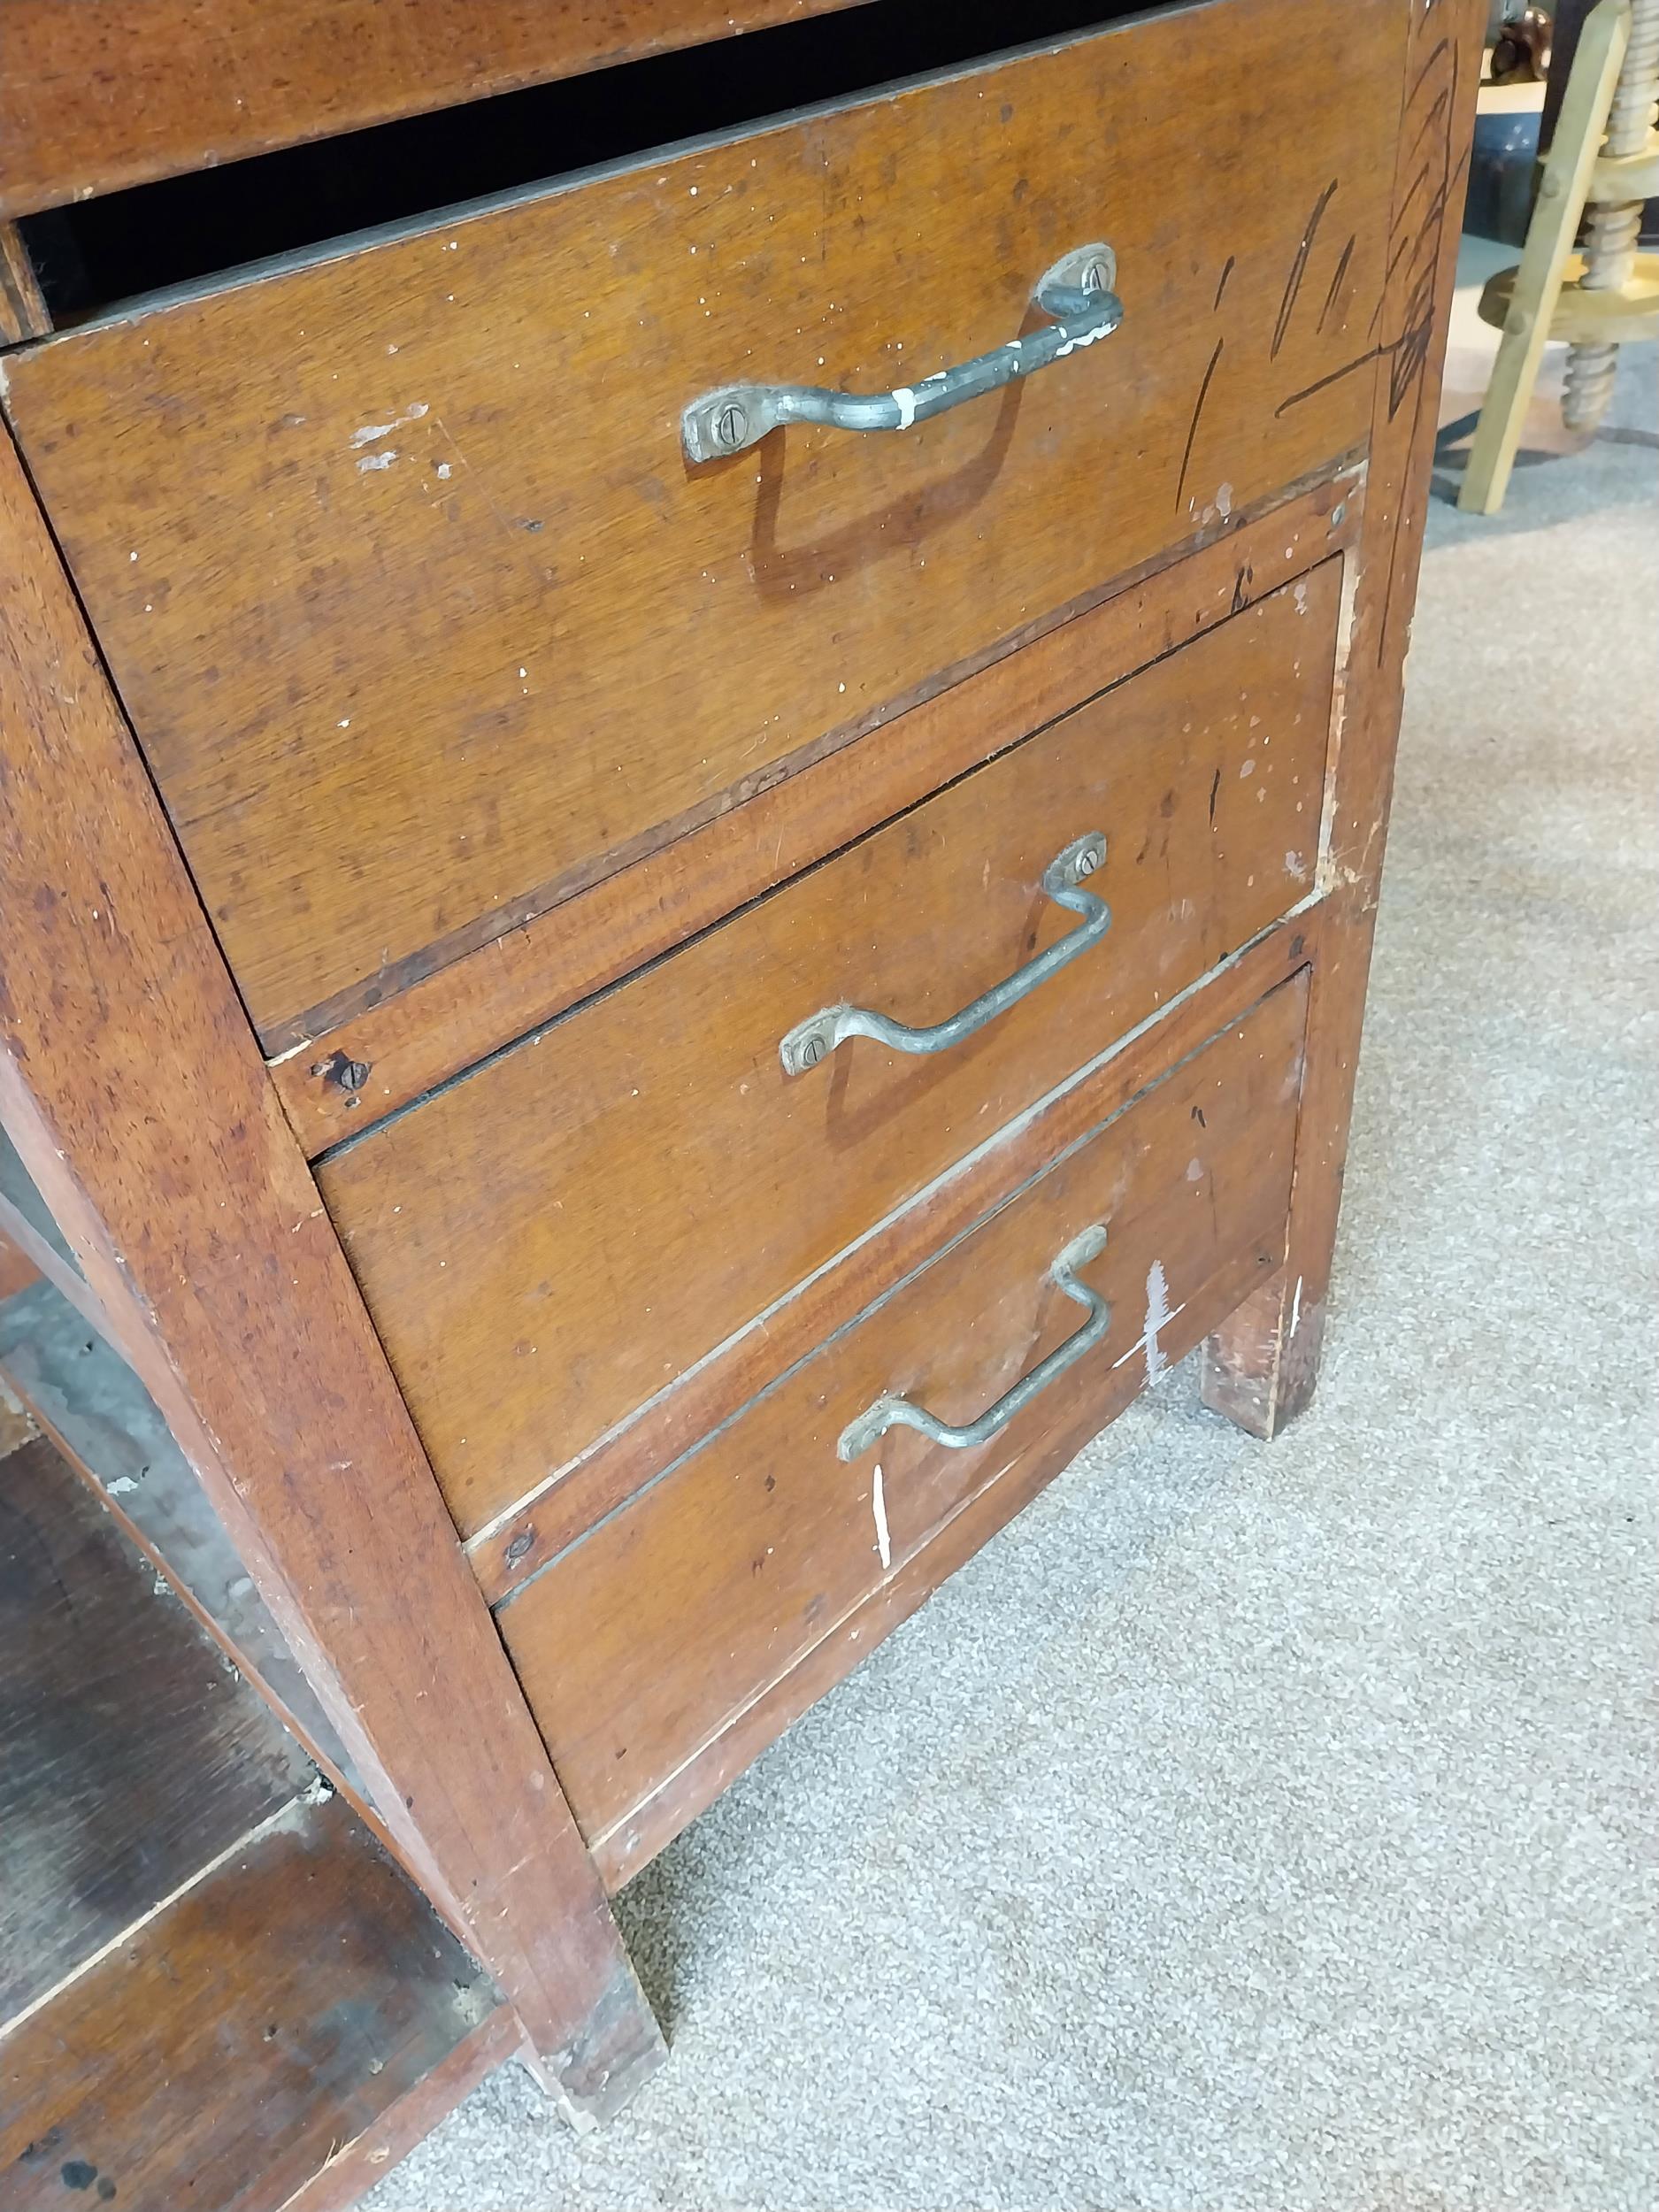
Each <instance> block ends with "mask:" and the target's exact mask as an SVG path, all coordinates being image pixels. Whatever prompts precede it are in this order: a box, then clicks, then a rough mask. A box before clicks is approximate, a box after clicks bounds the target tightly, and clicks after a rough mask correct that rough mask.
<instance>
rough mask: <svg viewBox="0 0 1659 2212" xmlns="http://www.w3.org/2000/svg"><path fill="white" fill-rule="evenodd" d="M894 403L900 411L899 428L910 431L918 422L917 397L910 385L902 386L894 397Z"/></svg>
mask: <svg viewBox="0 0 1659 2212" xmlns="http://www.w3.org/2000/svg"><path fill="white" fill-rule="evenodd" d="M893 403H894V405H895V407H896V408H897V409H898V411H899V428H900V429H901V430H908V429H909V428H910V425H911V424H912V423H913V422H914V421H915V420H916V395H915V393H914V392H913V391H912V390H911V389H910V386H909V385H908V384H901V385H900V386H899V388H898V390H897V391H896V392H895V393H894V395H893Z"/></svg>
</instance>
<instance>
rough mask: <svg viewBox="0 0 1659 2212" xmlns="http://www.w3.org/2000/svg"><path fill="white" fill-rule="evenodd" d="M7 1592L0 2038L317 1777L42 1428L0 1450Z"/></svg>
mask: <svg viewBox="0 0 1659 2212" xmlns="http://www.w3.org/2000/svg"><path fill="white" fill-rule="evenodd" d="M0 1590H3V1591H4V1604H0V1745H4V1757H0V2039H3V2038H4V2035H5V2032H6V2030H7V2028H8V2026H9V2024H11V2023H12V2021H13V2020H14V2019H15V2018H16V2016H18V2015H19V2013H20V2012H23V2011H25V2010H26V2009H27V2008H28V2007H30V2006H31V2005H33V2004H35V2003H36V2002H37V2001H38V2000H39V1999H41V1998H42V1996H44V1995H45V1994H46V1993H47V1992H49V1991H50V1990H51V1989H52V1988H54V1987H55V1986H56V1985H57V1984H58V1983H59V1982H60V1981H62V1980H63V1979H64V1978H65V1976H66V1975H69V1974H72V1973H73V1972H74V1971H75V1970H77V1969H78V1968H79V1967H81V1965H82V1964H83V1963H84V1962H86V1961H88V1959H90V1958H92V1957H93V1956H94V1955H96V1953H97V1952H98V1951H100V1950H101V1949H102V1948H103V1947H104V1944H105V1943H107V1942H108V1941H109V1940H110V1939H111V1938H112V1937H114V1936H117V1935H119V1933H120V1932H121V1931H122V1930H123V1929H124V1928H127V1927H130V1926H131V1925H132V1924H133V1923H134V1921H136V1920H141V1919H142V1917H143V1916H144V1915H145V1914H146V1913H148V1912H150V1910H151V1909H152V1908H154V1907H155V1906H157V1905H158V1904H159V1903H160V1902H161V1901H162V1900H163V1899H164V1898H165V1897H168V1896H170V1895H171V1894H172V1893H173V1891H174V1890H175V1889H177V1888H178V1887H179V1886H180V1883H182V1882H186V1881H188V1880H189V1879H191V1878H192V1877H193V1876H195V1875H196V1874H198V1873H199V1872H200V1871H201V1870H202V1869H203V1868H204V1867H205V1866H206V1865H207V1864H208V1863H210V1862H211V1860H213V1859H214V1858H216V1857H217V1856H218V1855H219V1853H220V1852H221V1851H223V1850H225V1849H227V1847H229V1846H230V1845H232V1844H234V1843H235V1842H236V1841H237V1839H239V1838H240V1837H242V1836H243V1835H245V1834H246V1833H247V1832H248V1830H249V1829H250V1828H251V1827H254V1826H255V1825H256V1824H257V1823H258V1822H260V1821H262V1820H264V1819H265V1818H266V1817H268V1816H270V1815H271V1814H273V1813H274V1812H276V1811H277V1810H278V1809H280V1807H281V1806H283V1805H285V1804H287V1803H288V1801H290V1800H291V1799H292V1798H294V1797H295V1796H296V1795H297V1794H298V1793H300V1792H301V1791H302V1790H303V1789H304V1788H305V1787H306V1786H307V1784H308V1783H309V1782H310V1781H311V1765H310V1763H309V1762H308V1761H307V1760H306V1759H305V1758H304V1756H303V1754H302V1753H301V1752H300V1749H299V1747H298V1746H297V1745H296V1743H295V1742H294V1740H293V1739H292V1738H291V1737H290V1736H289V1735H288V1733H287V1732H286V1731H285V1730H284V1729H282V1728H281V1727H280V1725H279V1724H278V1723H277V1722H276V1721H275V1720H273V1717H271V1715H270V1714H269V1713H268V1712H267V1711H266V1709H265V1706H264V1704H263V1703H262V1701H260V1700H259V1699H258V1698H257V1696H256V1695H255V1694H254V1693H253V1692H252V1691H251V1690H250V1689H249V1688H248V1687H247V1686H246V1685H245V1684H244V1683H242V1682H240V1681H239V1680H238V1679H237V1678H236V1677H235V1676H234V1675H233V1674H231V1673H230V1672H229V1671H227V1669H226V1667H225V1666H224V1664H223V1663H222V1662H221V1660H220V1658H219V1654H218V1652H217V1651H215V1650H214V1648H213V1647H212V1645H211V1643H210V1642H209V1641H208V1640H207V1638H206V1637H205V1636H204V1635H203V1633H202V1632H201V1630H200V1629H199V1628H198V1627H197V1626H196V1623H195V1622H194V1621H193V1620H192V1619H191V1618H190V1617H189V1615H188V1613H187V1612H186V1611H185V1609H184V1608H183V1607H182V1606H181V1605H180V1604H179V1602H178V1601H177V1600H176V1599H175V1598H174V1597H173V1595H172V1594H171V1593H170V1592H168V1591H167V1590H166V1589H165V1587H164V1588H163V1589H162V1590H160V1591H159V1592H158V1591H157V1588H156V1586H155V1576H154V1574H153V1572H152V1571H150V1569H149V1568H148V1567H147V1566H146V1564H145V1563H144V1562H143V1561H142V1559H141V1558H140V1557H139V1555H138V1554H137V1553H136V1552H134V1550H133V1549H132V1548H131V1547H130V1546H129V1545H128V1544H127V1542H126V1541H125V1540H124V1539H123V1538H122V1537H121V1535H120V1533H119V1531H118V1530H117V1529H116V1527H115V1526H114V1525H113V1523H112V1522H111V1519H110V1517H109V1515H108V1514H107V1513H105V1512H104V1509H103V1508H102V1507H101V1506H100V1505H98V1504H97V1502H96V1500H95V1499H94V1498H93V1497H92V1496H91V1494H89V1493H88V1491H87V1490H86V1489H84V1488H83V1487H82V1486H81V1484H80V1483H79V1482H77V1481H76V1479H75V1478H74V1477H73V1475H72V1474H71V1473H70V1471H69V1470H68V1468H67V1467H66V1466H65V1464H64V1463H63V1461H62V1460H61V1459H60V1458H59V1457H58V1454H57V1452H56V1451H55V1450H54V1449H53V1448H52V1446H51V1445H50V1443H49V1442H48V1441H47V1440H46V1439H45V1438H44V1437H39V1438H36V1439H35V1441H34V1442H32V1443H28V1444H25V1445H24V1446H23V1447H22V1448H21V1449H20V1450H19V1451H15V1452H12V1453H10V1454H9V1455H7V1456H6V1457H5V1458H4V1459H0ZM9 2048H10V2046H9V2044H7V2043H5V2042H4V2040H0V2054H4V2052H5V2051H7V2050H9ZM8 2102H9V2099H8V2098H7V2097H6V2096H5V2095H4V2094H0V2107H3V2106H5V2105H6V2104H7V2103H8ZM0 2170H4V2159H3V2158H0ZM0 2197H4V2200H5V2201H6V2202H7V2203H8V2204H9V2203H10V2202H11V2201H12V2200H11V2199H10V2198H9V2197H6V2196H5V2193H4V2187H3V2186H0Z"/></svg>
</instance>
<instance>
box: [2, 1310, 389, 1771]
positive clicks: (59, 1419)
mask: <svg viewBox="0 0 1659 2212" xmlns="http://www.w3.org/2000/svg"><path fill="white" fill-rule="evenodd" d="M0 1377H4V1379H5V1381H6V1383H7V1384H8V1385H9V1386H10V1387H11V1389H12V1392H13V1394H15V1395H16V1396H17V1397H18V1398H19V1400H20V1401H21V1402H22V1403H23V1404H24V1406H25V1407H27V1409H28V1411H29V1412H30V1413H31V1414H32V1415H33V1417H34V1418H35V1421H36V1422H37V1423H38V1424H39V1425H40V1426H41V1427H42V1429H43V1430H44V1431H45V1432H47V1434H48V1435H49V1436H50V1438H51V1439H52V1440H53V1442H54V1443H55V1444H56V1445H57V1447H58V1450H59V1452H60V1453H61V1454H62V1455H63V1456H64V1458H65V1460H66V1461H67V1462H68V1463H69V1464H70V1465H71V1466H72V1467H73V1469H74V1471H75V1472H76V1473H77V1474H79V1475H81V1478H82V1479H83V1480H85V1481H86V1482H88V1484H90V1485H91V1486H92V1487H93V1488H94V1489H95V1490H96V1492H97V1494H98V1495H99V1498H100V1499H101V1501H102V1502H104V1504H105V1505H106V1506H107V1507H108V1508H109V1509H110V1511H111V1513H112V1514H113V1515H114V1517H115V1518H116V1520H117V1521H118V1522H119V1524H120V1525H121V1526H122V1528H123V1529H124V1530H125V1532H126V1533H127V1536H128V1537H129V1538H130V1539H131V1540H132V1541H133V1542H134V1543H135V1544H136V1545H137V1546H138V1548H140V1550H142V1552H143V1553H144V1554H145V1555H146V1556H147V1557H148V1559H149V1560H150V1563H151V1564H152V1565H153V1566H154V1567H155V1568H156V1570H157V1572H159V1573H161V1574H163V1575H165V1577H166V1578H167V1579H168V1580H169V1581H170V1582H171V1583H172V1584H173V1587H174V1588H175V1589H176V1590H177V1591H178V1593H179V1594H180V1597H182V1598H183V1599H184V1601H185V1602H186V1603H187V1604H188V1606H189V1607H190V1608H191V1609H192V1610H193V1611H194V1612H195V1613H196V1615H197V1617H198V1618H199V1619H200V1620H201V1621H202V1623H203V1624H204V1626H205V1627H207V1628H208V1629H209V1630H210V1632H211V1633H212V1635H213V1636H214V1637H215V1638H216V1639H217V1640H218V1641H219V1644H220V1645H221V1646H222V1647H223V1648H224V1649H225V1650H226V1651H227V1653H228V1654H229V1655H230V1657H231V1658H232V1659H233V1660H234V1663H235V1664H236V1666H237V1667H238V1668H239V1669H240V1670H241V1671H242V1673H243V1674H245V1675H246V1676H247V1677H248V1678H249V1679H250V1681H251V1682H252V1683H253V1684H254V1686H255V1687H256V1688H257V1689H258V1690H260V1691H261V1692H263V1694H264V1695H265V1698H266V1699H267V1700H268V1701H270V1703H271V1704H272V1705H273V1707H274V1708H275V1709H276V1711H277V1713H278V1715H279V1717H280V1719H281V1720H282V1722H283V1724H284V1725H285V1726H286V1727H287V1728H288V1729H291V1730H292V1731H293V1732H294V1733H295V1734H296V1735H297V1736H298V1737H299V1738H300V1740H302V1742H303V1744H304V1746H305V1747H306V1749H307V1750H308V1751H309V1752H311V1755H312V1756H313V1757H314V1758H316V1759H317V1760H318V1761H319V1763H320V1764H321V1765H322V1766H323V1767H324V1768H326V1770H327V1772H328V1774H329V1776H330V1778H332V1779H333V1780H334V1781H335V1782H337V1783H338V1784H340V1786H342V1787H343V1788H344V1789H345V1790H346V1791H347V1793H348V1794H349V1795H350V1796H351V1797H352V1799H353V1801H355V1802H358V1803H359V1806H360V1803H361V1796H362V1792H361V1785H360V1783H359V1780H358V1778H357V1773H356V1770H355V1769H354V1768H353V1767H352V1765H351V1763H350V1762H349V1759H348V1757H347V1755H346V1753H345V1750H344V1748H343V1747H342V1744H341V1742H340V1740H339V1738H338V1736H337V1735H336V1734H335V1732H334V1728H333V1726H332V1725H331V1724H330V1723H329V1721H328V1719H327V1718H326V1716H325V1714H324V1712H323V1709H322V1708H321V1706H320V1705H319V1702H318V1701H317V1698H316V1696H315V1695H314V1694H313V1693H312V1691H311V1686H310V1684H309V1683H308V1682H307V1681H306V1679H305V1677H304V1676H303V1674H302V1673H301V1671H300V1670H299V1668H298V1666H297V1665H296V1663H295V1661H294V1658H293V1656H292V1655H291V1654H290V1652H289V1650H288V1645H287V1643H286V1641H285V1640H284V1639H283V1637H282V1634H281V1632H280V1630H279V1629H278V1627H277V1625H276V1623H275V1622H274V1621H273V1619H272V1617H271V1616H270V1614H269V1612H268V1611H267V1610H266V1609H265V1603H264V1601H263V1600H262V1599H261V1598H260V1595H259V1593H258V1592H257V1590H256V1589H255V1587H254V1586H253V1583H252V1581H251V1580H250V1578H249V1575H248V1572H247V1570H246V1569H245V1568H244V1566H243V1565H242V1559H241V1556H240V1555H239V1554H238V1553H237V1550H236V1548H235V1547H234V1544H233V1543H232V1542H231V1540H230V1538H229V1537H228V1536H227V1533H226V1532H225V1526H224V1524H223V1522H221V1521H220V1519H219V1516H218V1514H217V1513H216V1512H215V1511H214V1509H213V1507H212V1504H211V1502H210V1500H209V1499H208V1497H207V1494H206V1493H205V1492H204V1490H203V1488H202V1486H201V1484H200V1483H199V1482H198V1481H197V1480H196V1475H195V1473H194V1471H192V1469H191V1467H190V1464H189V1463H188V1460H187V1459H186V1458H185V1456H184V1455H183V1453H182V1452H181V1451H180V1449H179V1447H178V1446H177V1444H175V1443H174V1442H173V1437H172V1434H171V1432H169V1430H168V1428H167V1425H166V1423H165V1421H164V1420H163V1419H162V1417H161V1416H160V1414H159V1413H158V1412H157V1409H156V1407H155V1404H154V1402H153V1401H152V1400H151V1398H150V1394H149V1393H148V1391H146V1390H145V1388H144V1386H143V1385H142V1383H141V1382H140V1381H139V1379H138V1378H137V1377H136V1376H135V1375H134V1373H133V1371H132V1370H131V1369H130V1368H129V1367H128V1366H127V1364H126V1363H125V1362H124V1361H122V1360H121V1359H119V1357H118V1356H117V1355H116V1354H115V1352H114V1351H113V1350H112V1348H111V1346H110V1345H109V1344H108V1343H107V1342H106V1341H105V1340H104V1338H102V1337H100V1336H98V1335H96V1334H95V1333H94V1331H93V1330H92V1328H91V1327H90V1326H89V1325H88V1322H87V1320H86V1318H85V1317H84V1316H83V1315H81V1313H79V1312H77V1311H76V1310H75V1309H74V1308H73V1307H72V1306H71V1305H69V1303H68V1302H67V1301H66V1300H65V1298H64V1297H63V1295H62V1294H61V1293H60V1291H59V1290H58V1286H57V1284H56V1282H55V1281H48V1280H44V1279H42V1280H41V1281H38V1282H35V1283H33V1284H31V1285H29V1286H27V1288H25V1289H23V1290H21V1291H19V1292H17V1293H16V1294H14V1295H13V1296H12V1297H10V1298H7V1299H4V1301H0Z"/></svg>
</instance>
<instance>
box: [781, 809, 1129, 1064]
mask: <svg viewBox="0 0 1659 2212" xmlns="http://www.w3.org/2000/svg"><path fill="white" fill-rule="evenodd" d="M1105 857H1106V840H1105V839H1104V838H1103V837H1102V835H1101V833H1100V832H1099V831H1098V830H1091V831H1090V832H1089V833H1088V835H1087V837H1079V839H1078V840H1077V841H1076V842H1075V843H1073V844H1071V845H1068V846H1067V847H1066V849H1065V850H1064V852H1063V853H1056V856H1055V857H1054V858H1053V859H1052V860H1051V861H1050V862H1049V863H1048V866H1047V867H1046V868H1045V869H1044V870H1043V872H1042V887H1043V889H1044V890H1045V891H1046V892H1047V893H1048V896H1049V897H1050V898H1051V899H1052V900H1053V901H1054V902H1055V904H1056V906H1064V907H1065V908H1066V909H1068V910H1069V911H1070V912H1071V913H1073V914H1080V915H1082V917H1083V926H1082V928H1081V929H1074V930H1071V931H1070V932H1068V933H1067V934H1066V935H1065V936H1064V937H1062V938H1060V939H1059V940H1058V941H1057V942H1056V943H1055V944H1052V945H1049V946H1048V947H1047V948H1046V949H1045V950H1043V951H1041V952H1040V953H1038V954H1037V955H1036V956H1035V957H1034V958H1033V959H1031V960H1028V961H1026V963H1025V966H1024V967H1023V968H1016V969H1015V971H1014V972H1013V974H1012V975H1010V976H1007V977H1005V978H1004V979H1003V980H1002V982H1001V983H994V984H993V985H992V986H991V987H990V989H989V990H988V991H983V992H981V993H980V995H979V997H978V998H976V999H975V1000H973V1001H972V1003H971V1004H969V1005H967V1006H964V1008H963V1010H962V1011H961V1012H960V1013H959V1014H953V1015H952V1016H951V1017H950V1018H949V1021H942V1022H935V1023H933V1025H932V1027H931V1028H926V1029H911V1028H910V1027H909V1026H908V1025H906V1024H905V1023H903V1022H895V1021H894V1020H893V1019H892V1018H890V1017H889V1016H887V1015H886V1014H877V1013H872V1011H871V1010H870V1009H869V1008H868V1007H867V1006H826V1008H825V1010H824V1011H823V1012H822V1013H821V1014H814V1015H813V1016H812V1017H811V1018H810V1020H808V1021H803V1022H797V1023H796V1024H795V1027H794V1028H793V1029H792V1030H791V1031H790V1032H789V1033H788V1035H787V1037H785V1038H784V1040H783V1041H782V1042H781V1043H780V1045H779V1047H778V1056H779V1058H780V1060H781V1061H782V1062H783V1071H784V1073H785V1074H786V1075H804V1074H805V1073H806V1071H807V1070H808V1069H809V1068H815V1067H817V1065H818V1062H819V1061H820V1060H823V1059H826V1058H827V1057H828V1056H829V1055H830V1054H831V1053H832V1052H833V1051H834V1049H835V1048H836V1046H837V1045H839V1044H845V1042H846V1041H847V1040H848V1038H849V1037H874V1038H875V1039H877V1041H879V1043H881V1044H884V1045H891V1046H892V1048H893V1049H894V1051H895V1052H944V1051H947V1050H948V1049H949V1047H950V1046H952V1045H959V1044H960V1043H961V1042H962V1041H963V1039H964V1037H972V1034H973V1033H974V1031H975V1030H976V1029H983V1028H984V1027H985V1025H986V1024H987V1022H988V1021H995V1018H996V1017H997V1016H998V1015H999V1014H1003V1013H1006V1012H1007V1010H1008V1009H1009V1008H1010V1006H1018V1003H1019V1002H1020V1000H1021V999H1023V998H1024V997H1025V995H1026V994H1027V993H1028V992H1031V991H1034V990H1035V989H1036V987H1037V986H1038V985H1039V984H1040V983H1046V982H1047V981H1048V978H1049V977H1050V976H1051V975H1057V974H1058V973H1059V972H1060V970H1061V969H1062V968H1064V967H1066V966H1068V965H1069V964H1070V963H1071V961H1073V960H1075V959H1076V958H1077V956H1078V955H1079V953H1080V952H1087V950H1088V949H1089V947H1090V946H1091V945H1097V944H1099V942H1100V941H1101V939H1102V937H1103V936H1104V935H1105V934H1106V933H1107V931H1108V930H1109V929H1110V927H1111V926H1112V910H1111V909H1110V906H1108V905H1107V903H1106V902H1105V900H1104V899H1102V898H1097V897H1096V896H1095V895H1094V892H1093V891H1084V890H1081V889H1079V885H1080V883H1081V881H1082V879H1083V878H1084V877H1085V876H1092V875H1093V874H1094V871H1095V870H1096V869H1097V868H1098V867H1099V866H1100V865H1101V864H1102V862H1103V861H1104V859H1105Z"/></svg>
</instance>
